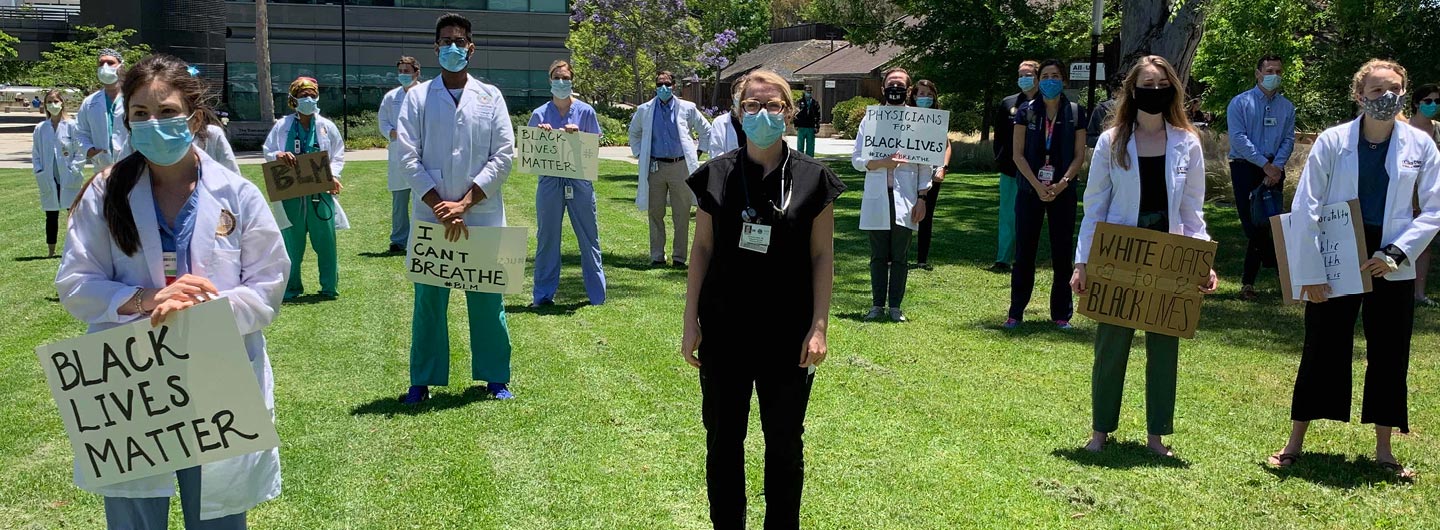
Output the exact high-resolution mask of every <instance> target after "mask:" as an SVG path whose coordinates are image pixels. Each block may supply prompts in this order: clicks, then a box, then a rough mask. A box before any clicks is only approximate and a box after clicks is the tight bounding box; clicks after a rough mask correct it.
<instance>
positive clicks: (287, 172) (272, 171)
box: [260, 151, 335, 202]
mask: <svg viewBox="0 0 1440 530" xmlns="http://www.w3.org/2000/svg"><path fill="white" fill-rule="evenodd" d="M260 168H261V169H262V170H264V171H265V194H266V195H267V196H269V197H270V202H277V201H283V200H285V199H294V198H296V197H304V196H306V195H314V194H316V193H326V192H329V191H330V190H332V189H334V188H335V185H334V184H332V183H331V181H333V180H335V176H334V175H331V174H330V153H327V152H325V151H316V152H314V153H306V154H303V155H295V167H290V165H289V164H286V163H284V162H281V161H279V160H276V161H274V162H268V163H266V164H265V165H263V166H260Z"/></svg>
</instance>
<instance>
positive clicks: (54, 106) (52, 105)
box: [45, 101, 62, 116]
mask: <svg viewBox="0 0 1440 530" xmlns="http://www.w3.org/2000/svg"><path fill="white" fill-rule="evenodd" d="M61 107H62V105H61V104H59V103H56V102H54V101H51V102H49V103H46V104H45V110H47V111H50V115H51V116H54V115H56V114H59V113H60V109H61Z"/></svg>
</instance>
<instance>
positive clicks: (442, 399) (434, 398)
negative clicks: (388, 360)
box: [350, 386, 494, 417]
mask: <svg viewBox="0 0 1440 530" xmlns="http://www.w3.org/2000/svg"><path fill="white" fill-rule="evenodd" d="M433 390H434V388H433V387H432V391H433ZM400 397H401V396H398V395H397V396H391V397H383V398H379V399H376V400H374V401H371V402H369V403H365V404H363V405H360V406H358V407H355V408H354V409H351V410H350V415H351V416H385V417H393V416H395V415H404V416H416V415H419V414H429V413H431V412H439V411H442V410H449V409H454V408H459V407H463V406H466V405H469V404H471V403H478V402H481V401H494V399H493V398H491V397H490V394H488V393H486V392H485V388H484V387H481V386H471V387H469V388H466V389H465V390H464V391H463V392H460V393H459V394H453V393H448V392H447V393H432V394H431V395H430V399H428V400H425V401H423V402H421V403H420V404H419V405H406V404H404V403H401V402H400Z"/></svg>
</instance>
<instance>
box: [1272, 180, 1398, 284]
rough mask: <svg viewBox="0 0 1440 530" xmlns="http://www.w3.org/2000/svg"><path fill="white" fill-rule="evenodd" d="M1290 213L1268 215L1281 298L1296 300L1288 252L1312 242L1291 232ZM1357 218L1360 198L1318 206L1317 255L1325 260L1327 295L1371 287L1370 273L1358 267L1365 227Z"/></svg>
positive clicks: (1293, 230)
mask: <svg viewBox="0 0 1440 530" xmlns="http://www.w3.org/2000/svg"><path fill="white" fill-rule="evenodd" d="M1291 215H1292V214H1288V213H1287V214H1280V215H1277V216H1274V217H1271V218H1270V234H1271V237H1273V238H1274V240H1275V258H1276V260H1277V262H1278V267H1279V269H1280V289H1281V291H1282V299H1283V300H1285V303H1287V304H1298V303H1300V302H1302V301H1304V300H1301V292H1300V287H1302V286H1300V285H1296V284H1295V283H1294V282H1293V281H1292V280H1291V279H1290V278H1291V277H1292V276H1291V274H1290V256H1292V255H1297V256H1298V255H1299V252H1300V250H1301V248H1300V245H1308V244H1315V242H1310V241H1303V240H1301V238H1300V237H1299V236H1298V235H1291V234H1293V233H1294V232H1295V231H1296V229H1295V228H1293V227H1292V225H1291V219H1292V217H1291ZM1357 219H1360V201H1359V200H1352V201H1349V202H1342V203H1336V204H1327V205H1325V206H1322V207H1320V241H1319V247H1320V257H1321V259H1324V260H1325V279H1326V282H1327V283H1328V284H1329V285H1330V296H1331V297H1332V298H1333V297H1338V296H1346V295H1352V294H1361V293H1368V292H1370V290H1371V289H1372V288H1373V287H1372V285H1371V282H1370V275H1369V274H1365V273H1363V272H1361V271H1360V264H1362V263H1364V262H1365V258H1366V256H1365V255H1364V254H1363V253H1364V252H1365V246H1364V245H1363V244H1362V243H1361V242H1363V241H1365V228H1364V227H1363V226H1362V223H1357V222H1355V220H1357Z"/></svg>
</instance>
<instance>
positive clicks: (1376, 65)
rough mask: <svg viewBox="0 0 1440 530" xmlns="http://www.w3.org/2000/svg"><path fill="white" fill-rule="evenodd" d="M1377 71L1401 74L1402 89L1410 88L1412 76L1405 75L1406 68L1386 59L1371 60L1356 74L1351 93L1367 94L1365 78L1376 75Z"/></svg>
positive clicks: (1351, 84) (1351, 85)
mask: <svg viewBox="0 0 1440 530" xmlns="http://www.w3.org/2000/svg"><path fill="white" fill-rule="evenodd" d="M1376 70H1390V71H1393V72H1395V73H1397V74H1400V86H1401V88H1404V89H1408V88H1409V84H1410V75H1409V74H1407V73H1405V67H1404V66H1400V63H1397V62H1395V61H1387V60H1385V59H1371V60H1370V61H1368V62H1366V63H1365V64H1364V65H1363V66H1361V67H1360V70H1358V71H1356V72H1355V77H1354V79H1352V80H1351V81H1350V93H1351V94H1353V95H1356V96H1359V95H1361V94H1363V93H1364V92H1365V78H1366V77H1369V76H1370V74H1373V73H1375V71H1376Z"/></svg>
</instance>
